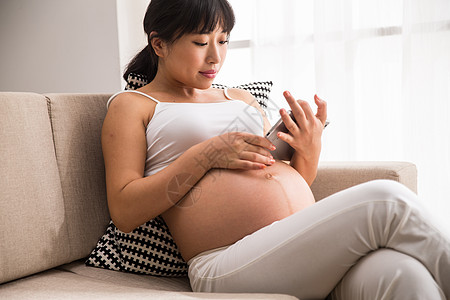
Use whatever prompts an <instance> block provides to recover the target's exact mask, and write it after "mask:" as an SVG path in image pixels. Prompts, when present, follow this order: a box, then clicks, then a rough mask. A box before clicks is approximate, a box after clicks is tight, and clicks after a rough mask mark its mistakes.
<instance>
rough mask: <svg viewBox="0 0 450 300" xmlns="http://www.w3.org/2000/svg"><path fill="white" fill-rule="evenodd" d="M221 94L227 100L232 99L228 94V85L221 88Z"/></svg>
mask: <svg viewBox="0 0 450 300" xmlns="http://www.w3.org/2000/svg"><path fill="white" fill-rule="evenodd" d="M223 94H224V95H225V98H227V99H228V100H233V98H231V97H230V94H228V87H225V88H224V89H223Z"/></svg>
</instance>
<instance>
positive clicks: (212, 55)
mask: <svg viewBox="0 0 450 300" xmlns="http://www.w3.org/2000/svg"><path fill="white" fill-rule="evenodd" d="M208 50H209V51H208V57H207V62H208V63H210V64H218V63H220V62H221V60H222V58H221V55H220V51H219V47H218V46H216V45H211V46H210V47H209V49H208Z"/></svg>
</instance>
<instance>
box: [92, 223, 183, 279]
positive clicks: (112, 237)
mask: <svg viewBox="0 0 450 300" xmlns="http://www.w3.org/2000/svg"><path fill="white" fill-rule="evenodd" d="M85 264H86V265H87V266H91V267H98V268H104V269H110V270H115V271H124V272H132V273H138V274H149V275H158V276H172V277H177V276H185V275H187V264H186V262H185V261H184V260H183V258H182V257H181V254H180V252H179V251H178V248H177V245H176V244H175V242H174V241H173V238H172V236H171V235H170V232H169V229H168V227H167V225H166V223H165V222H164V220H163V219H162V218H161V217H156V218H154V219H152V220H150V221H148V222H147V223H145V224H143V225H141V226H139V227H138V228H136V229H135V230H133V231H132V232H130V233H125V232H122V231H120V230H119V229H117V227H116V226H115V225H114V223H113V222H112V221H111V222H110V223H109V225H108V228H107V229H106V233H105V234H104V235H103V236H102V237H101V239H100V240H99V241H98V243H97V246H96V247H95V249H94V250H93V251H92V252H91V254H90V255H89V257H88V259H87V260H86V261H85Z"/></svg>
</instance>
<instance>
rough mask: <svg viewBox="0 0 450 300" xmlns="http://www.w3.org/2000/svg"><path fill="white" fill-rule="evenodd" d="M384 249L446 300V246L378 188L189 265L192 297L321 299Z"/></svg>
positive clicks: (401, 196) (410, 206)
mask: <svg viewBox="0 0 450 300" xmlns="http://www.w3.org/2000/svg"><path fill="white" fill-rule="evenodd" d="M380 248H391V249H395V250H396V251H399V252H402V253H404V254H406V255H409V256H411V257H413V258H415V259H416V260H418V261H420V262H421V263H422V264H423V265H424V266H425V267H426V268H427V269H428V271H429V272H430V273H431V274H432V276H433V277H434V279H435V280H436V282H437V283H438V285H439V286H440V287H441V289H442V290H443V291H444V293H445V295H446V296H447V297H450V240H449V237H448V236H447V235H445V234H444V233H442V232H441V231H440V230H439V229H437V228H436V227H435V225H433V224H432V220H431V218H430V217H429V216H427V215H426V213H425V212H424V210H423V208H422V207H421V206H420V204H419V203H418V202H417V200H416V195H415V194H414V193H413V192H411V191H410V190H408V189H407V188H405V187H404V186H402V185H401V184H398V183H396V182H393V181H387V180H377V181H373V182H370V183H366V184H362V185H359V186H356V187H353V188H350V189H348V190H345V191H342V192H339V193H337V194H335V195H332V196H330V197H328V198H327V199H324V200H322V201H320V202H318V203H316V204H314V205H312V206H310V207H308V208H306V209H304V210H302V211H300V212H298V213H296V214H294V215H292V216H289V217H287V218H285V219H283V220H281V221H278V222H275V223H273V224H271V225H269V226H266V227H264V228H262V229H260V230H258V231H256V232H255V233H253V234H251V235H249V236H246V237H245V238H243V239H242V240H240V241H238V242H236V243H235V244H233V245H231V246H229V247H228V248H226V249H225V250H221V251H216V252H213V253H211V254H209V255H203V256H199V257H196V258H194V259H192V260H191V261H190V267H189V277H190V280H191V285H192V288H193V289H194V290H195V291H205V292H207V291H209V292H267V293H285V294H291V295H295V296H297V297H299V298H300V299H302V300H303V299H323V298H325V297H326V296H327V295H328V294H329V293H330V292H331V291H332V290H333V289H334V287H335V286H336V285H337V284H338V283H339V281H340V280H341V279H342V278H343V277H344V275H345V274H346V273H347V271H348V270H349V269H350V268H351V267H352V266H353V265H355V264H356V263H357V262H358V260H359V259H360V258H362V257H364V256H366V255H367V254H368V253H370V252H372V251H374V250H377V249H380Z"/></svg>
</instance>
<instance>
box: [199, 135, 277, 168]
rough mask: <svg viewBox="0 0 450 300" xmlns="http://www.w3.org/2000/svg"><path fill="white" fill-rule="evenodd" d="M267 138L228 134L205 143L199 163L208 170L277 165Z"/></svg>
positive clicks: (272, 147) (272, 146) (273, 147)
mask: <svg viewBox="0 0 450 300" xmlns="http://www.w3.org/2000/svg"><path fill="white" fill-rule="evenodd" d="M274 149H275V146H274V145H273V144H272V143H271V142H270V141H269V140H267V139H266V138H264V137H262V136H258V135H255V134H251V133H247V132H228V133H225V134H222V135H219V136H215V137H213V138H211V139H208V140H206V141H204V142H203V151H202V152H201V157H200V160H199V163H202V164H203V165H207V166H208V168H221V169H243V170H252V169H253V170H254V169H264V168H265V167H266V166H269V165H272V164H273V163H275V160H274V159H273V157H272V155H271V154H270V151H269V150H274Z"/></svg>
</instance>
